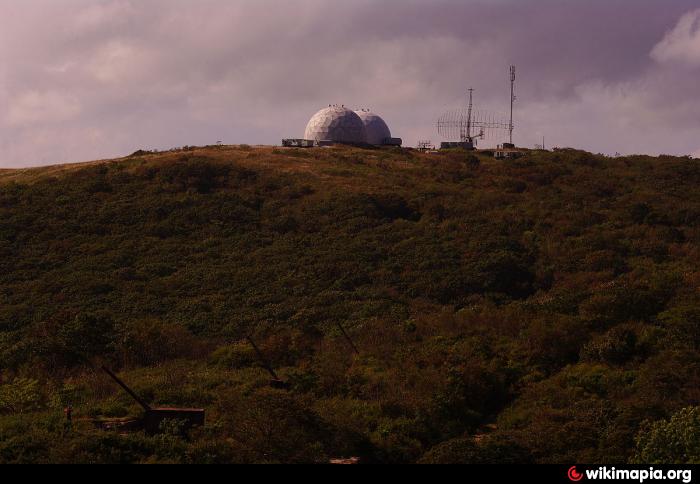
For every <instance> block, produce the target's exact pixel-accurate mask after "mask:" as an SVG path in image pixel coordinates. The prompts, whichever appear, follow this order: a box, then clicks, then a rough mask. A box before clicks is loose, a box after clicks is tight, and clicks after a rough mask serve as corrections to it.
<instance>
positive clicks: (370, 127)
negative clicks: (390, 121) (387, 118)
mask: <svg viewBox="0 0 700 484" xmlns="http://www.w3.org/2000/svg"><path fill="white" fill-rule="evenodd" d="M355 113H357V115H358V116H359V117H360V119H361V120H362V122H363V123H364V125H365V130H366V131H367V143H369V144H371V145H381V144H384V142H385V141H386V140H387V139H389V138H391V131H390V130H389V126H387V124H386V123H385V122H384V120H383V119H382V118H381V117H379V116H378V115H376V114H374V113H373V112H372V111H370V110H369V109H363V110H361V111H355Z"/></svg>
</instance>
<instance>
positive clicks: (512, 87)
mask: <svg viewBox="0 0 700 484" xmlns="http://www.w3.org/2000/svg"><path fill="white" fill-rule="evenodd" d="M516 100H517V98H516V97H515V66H510V124H509V126H508V129H509V131H510V144H513V128H514V126H513V105H514V104H515V101H516Z"/></svg>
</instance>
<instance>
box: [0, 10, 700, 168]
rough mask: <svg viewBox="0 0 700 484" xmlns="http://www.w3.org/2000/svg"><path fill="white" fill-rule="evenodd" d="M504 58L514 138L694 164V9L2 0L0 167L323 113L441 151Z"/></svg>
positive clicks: (226, 134) (699, 93)
mask: <svg viewBox="0 0 700 484" xmlns="http://www.w3.org/2000/svg"><path fill="white" fill-rule="evenodd" d="M511 63H513V64H517V66H518V71H519V79H518V88H517V91H518V92H517V94H518V103H517V110H516V123H517V128H516V135H515V137H516V142H517V143H518V144H521V145H524V146H532V145H534V144H536V143H541V138H542V136H543V135H544V136H545V137H546V142H547V144H548V145H550V146H551V145H554V146H573V147H580V148H584V149H587V150H590V151H594V152H603V153H610V154H612V153H615V152H620V153H652V154H657V153H671V154H679V155H686V154H694V155H695V156H698V157H700V0H459V1H458V0H422V1H421V0H352V1H347V0H60V1H58V0H0V167H21V166H33V165H44V164H53V163H59V162H68V161H82V160H91V159H99V158H109V157H115V156H121V155H125V154H128V153H131V152H133V151H135V150H137V149H141V148H143V149H166V148H170V147H175V146H182V145H203V144H213V143H215V142H217V141H219V140H221V141H224V142H225V143H248V144H279V142H280V139H281V138H283V137H301V136H302V135H303V132H304V127H305V125H306V122H307V121H308V119H309V118H310V117H311V115H313V114H314V112H316V111H317V110H318V109H319V108H321V107H323V106H326V105H328V104H330V103H339V104H345V105H348V106H352V107H357V108H360V107H370V108H372V109H373V110H375V111H377V112H378V113H379V114H381V115H382V116H383V117H384V118H385V119H386V120H387V122H388V123H389V125H390V127H391V128H392V131H393V134H394V135H395V136H401V137H403V138H404V141H405V142H406V143H407V144H409V145H414V144H415V143H416V142H417V141H418V140H419V139H431V140H433V141H434V142H438V141H440V140H441V139H440V137H439V136H438V134H437V133H436V132H435V128H434V127H433V124H434V121H435V120H436V118H437V117H438V115H439V114H440V112H441V111H443V110H445V109H448V108H450V107H453V106H459V105H460V104H462V103H463V102H464V99H463V98H464V94H465V92H466V89H467V88H468V87H473V88H475V89H476V94H475V95H476V102H477V104H478V106H479V107H480V108H482V109H487V110H493V111H506V110H507V107H508V97H509V91H508V66H509V65H510V64H511ZM499 141H500V140H499Z"/></svg>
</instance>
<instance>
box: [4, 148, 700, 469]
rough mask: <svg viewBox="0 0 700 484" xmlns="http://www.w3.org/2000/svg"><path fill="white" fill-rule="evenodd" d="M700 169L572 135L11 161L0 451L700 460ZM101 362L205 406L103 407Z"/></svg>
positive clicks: (137, 457) (149, 391) (25, 458)
mask: <svg viewBox="0 0 700 484" xmlns="http://www.w3.org/2000/svg"><path fill="white" fill-rule="evenodd" d="M699 185H700V161H698V160H692V159H689V158H673V157H660V158H651V157H645V156H634V157H622V158H607V157H604V156H599V155H592V154H589V153H585V152H580V151H573V150H566V151H559V152H532V153H530V154H529V155H528V156H526V157H524V158H521V159H519V160H516V161H508V162H501V161H496V160H494V159H492V158H489V157H486V156H482V155H478V156H477V155H472V154H467V153H465V152H459V151H456V152H448V153H441V154H423V153H418V152H416V151H413V150H401V149H391V150H363V149H359V148H347V147H346V148H333V149H317V150H308V151H300V150H294V149H284V150H283V149H273V148H251V147H248V146H240V147H209V148H187V149H182V150H176V151H172V152H167V153H148V152H138V153H135V154H134V155H133V156H131V157H127V158H123V159H119V160H113V161H106V162H95V163H88V164H83V165H71V166H64V167H53V168H42V169H36V170H22V171H18V170H7V171H0V462H3V463H7V462H183V463H190V462H197V463H200V462H234V463H238V462H241V463H242V462H312V463H313V462H327V461H328V460H329V459H331V458H337V457H351V456H357V457H361V458H362V460H363V461H365V462H382V463H388V462H392V463H413V462H425V463H431V462H435V463H439V462H474V463H482V462H523V463H526V462H538V463H585V462H600V463H624V462H649V461H654V460H655V459H656V460H658V461H660V462H661V461H663V462H667V461H669V460H673V461H676V462H683V461H698V459H700V455H698V454H699V453H698V452H697V448H698V447H697V445H696V444H694V443H692V442H690V443H688V444H687V447H691V448H693V449H694V451H693V450H692V449H691V450H688V449H687V448H683V445H684V444H679V443H678V439H674V438H673V435H676V433H679V434H683V433H684V432H683V429H686V428H691V427H693V426H695V427H700V424H698V419H697V418H695V416H696V413H697V410H696V409H692V408H688V407H694V406H697V405H699V404H700V354H699V353H698V349H699V347H700V266H699V262H700V190H698V186H699ZM338 324H340V325H342V327H343V328H344V329H345V330H346V331H347V333H348V334H349V336H350V337H351V338H352V340H353V342H354V344H355V346H356V347H357V348H358V350H359V353H357V354H356V353H355V352H354V351H353V348H352V347H351V345H350V344H349V343H348V342H347V341H346V339H345V338H344V337H343V336H342V333H341V330H340V328H339V326H338ZM246 335H252V336H253V338H254V339H255V340H256V341H257V342H258V345H259V346H260V347H261V349H262V351H263V352H264V353H265V355H266V356H267V357H268V358H269V359H270V361H271V362H272V364H273V366H274V367H275V368H276V369H277V371H278V373H279V375H280V376H281V377H282V378H283V379H284V380H285V381H287V382H288V383H289V386H290V387H289V389H288V390H284V389H273V388H269V386H268V382H269V377H268V376H267V374H266V372H265V370H264V369H262V368H261V367H260V364H259V362H258V361H257V359H256V356H255V353H254V352H253V349H252V348H251V347H250V346H249V344H248V343H247V342H246V340H245V337H246ZM100 364H107V365H109V366H111V367H113V368H114V369H115V371H118V372H119V374H120V375H121V376H122V377H123V379H124V380H126V381H127V382H128V383H129V384H130V385H131V386H132V387H133V388H134V389H135V390H136V391H137V392H138V393H139V394H141V395H142V396H143V397H144V398H145V399H146V400H147V401H149V402H150V403H152V404H153V405H167V406H184V407H203V408H206V410H207V424H206V426H205V427H204V428H201V429H197V430H195V431H193V432H192V433H191V434H190V435H189V436H188V437H187V438H184V437H182V436H181V435H180V432H178V431H177V429H174V430H173V429H170V431H167V430H168V429H165V430H166V431H165V432H164V433H163V434H161V435H158V436H146V435H144V434H142V433H132V434H126V435H121V434H119V433H117V432H105V431H102V430H96V429H95V428H94V426H93V425H92V420H93V419H96V418H106V417H110V418H117V417H127V416H130V415H137V414H138V413H139V407H138V406H136V405H135V403H134V402H133V401H132V400H131V399H130V398H129V397H128V396H127V395H124V394H123V392H121V390H120V389H119V388H118V387H117V386H116V385H114V384H113V382H111V381H110V380H109V379H108V378H107V377H106V376H105V375H104V374H102V373H101V372H99V371H96V370H95V369H94V368H95V367H94V366H93V365H97V366H99V365H100ZM66 406H72V407H73V409H74V413H73V415H74V422H73V425H72V427H71V428H68V427H67V426H66V425H65V422H64V417H63V409H64V408H65V407H66ZM691 417H692V418H691ZM693 428H694V427H693ZM698 430H700V429H698ZM664 439H666V440H664ZM667 440H668V441H673V442H674V446H675V447H673V448H670V447H669V446H666V445H664V444H663V442H665V441H667ZM659 442H661V443H659ZM693 446H694V447H693Z"/></svg>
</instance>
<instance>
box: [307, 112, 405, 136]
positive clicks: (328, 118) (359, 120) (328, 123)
mask: <svg viewBox="0 0 700 484" xmlns="http://www.w3.org/2000/svg"><path fill="white" fill-rule="evenodd" d="M390 138H391V131H390V130H389V127H388V126H387V124H386V123H385V122H384V120H383V119H382V118H381V117H379V116H378V115H376V114H374V113H373V112H371V111H369V110H364V109H363V110H361V111H352V110H350V109H348V108H346V107H345V106H328V107H327V108H324V109H321V110H320V111H319V112H317V113H316V114H314V116H313V117H312V118H311V120H310V121H309V124H308V125H307V126H306V133H305V134H304V139H308V140H313V141H334V142H336V143H352V144H370V145H381V144H384V143H385V142H386V141H387V140H388V139H390Z"/></svg>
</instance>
